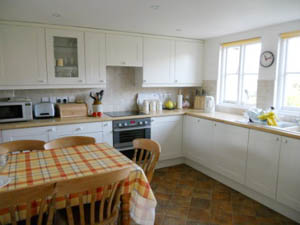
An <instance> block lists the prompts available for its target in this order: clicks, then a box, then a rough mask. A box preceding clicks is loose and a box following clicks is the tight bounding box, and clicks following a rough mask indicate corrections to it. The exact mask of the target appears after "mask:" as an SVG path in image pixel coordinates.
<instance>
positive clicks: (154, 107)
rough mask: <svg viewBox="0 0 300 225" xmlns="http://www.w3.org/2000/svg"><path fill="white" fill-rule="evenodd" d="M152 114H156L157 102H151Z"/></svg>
mask: <svg viewBox="0 0 300 225" xmlns="http://www.w3.org/2000/svg"><path fill="white" fill-rule="evenodd" d="M150 112H156V100H152V101H151V102H150Z"/></svg>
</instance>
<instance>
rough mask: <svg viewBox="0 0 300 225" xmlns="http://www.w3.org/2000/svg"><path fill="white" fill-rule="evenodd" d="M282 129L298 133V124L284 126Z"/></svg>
mask: <svg viewBox="0 0 300 225" xmlns="http://www.w3.org/2000/svg"><path fill="white" fill-rule="evenodd" d="M284 130H286V131H290V132H299V133H300V126H293V127H286V128H284Z"/></svg>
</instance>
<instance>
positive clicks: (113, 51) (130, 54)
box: [106, 34, 143, 67]
mask: <svg viewBox="0 0 300 225" xmlns="http://www.w3.org/2000/svg"><path fill="white" fill-rule="evenodd" d="M142 43H143V39H142V37H136V36H127V35H118V34H107V35H106V57H107V65H108V66H136V67H138V66H142Z"/></svg>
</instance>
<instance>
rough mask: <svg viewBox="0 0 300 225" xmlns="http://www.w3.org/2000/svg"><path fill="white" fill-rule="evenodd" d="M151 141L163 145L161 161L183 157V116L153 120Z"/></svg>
mask: <svg viewBox="0 0 300 225" xmlns="http://www.w3.org/2000/svg"><path fill="white" fill-rule="evenodd" d="M151 139H153V140H155V141H157V142H158V143H160V145H161V154H160V160H166V159H173V158H178V157H182V151H181V147H182V116H167V117H154V118H152V120H151Z"/></svg>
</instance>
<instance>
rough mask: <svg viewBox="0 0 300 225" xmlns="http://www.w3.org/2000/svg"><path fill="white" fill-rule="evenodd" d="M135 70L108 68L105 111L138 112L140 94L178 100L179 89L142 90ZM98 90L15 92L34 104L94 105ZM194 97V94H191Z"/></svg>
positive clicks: (6, 94)
mask: <svg viewBox="0 0 300 225" xmlns="http://www.w3.org/2000/svg"><path fill="white" fill-rule="evenodd" d="M135 81H136V80H135V73H134V68H130V67H107V85H106V88H105V91H104V97H103V108H104V111H106V112H107V111H125V110H136V96H137V93H139V92H148V93H152V92H154V93H159V94H161V95H165V96H166V94H168V96H170V97H171V99H172V100H174V101H175V100H176V96H177V94H178V91H179V88H142V87H141V86H139V85H136V83H135ZM91 91H92V92H96V91H99V90H97V89H43V90H15V91H14V93H15V96H16V97H28V98H30V99H32V101H33V103H38V102H40V101H41V98H42V97H50V96H55V97H63V96H75V97H76V98H81V99H84V100H86V101H87V102H88V103H89V104H92V99H90V98H89V93H90V92H91ZM192 91H193V89H192V88H184V89H183V92H184V93H188V94H189V92H192ZM12 95H13V91H0V98H6V97H12ZM189 95H190V96H192V93H191V94H189Z"/></svg>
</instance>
